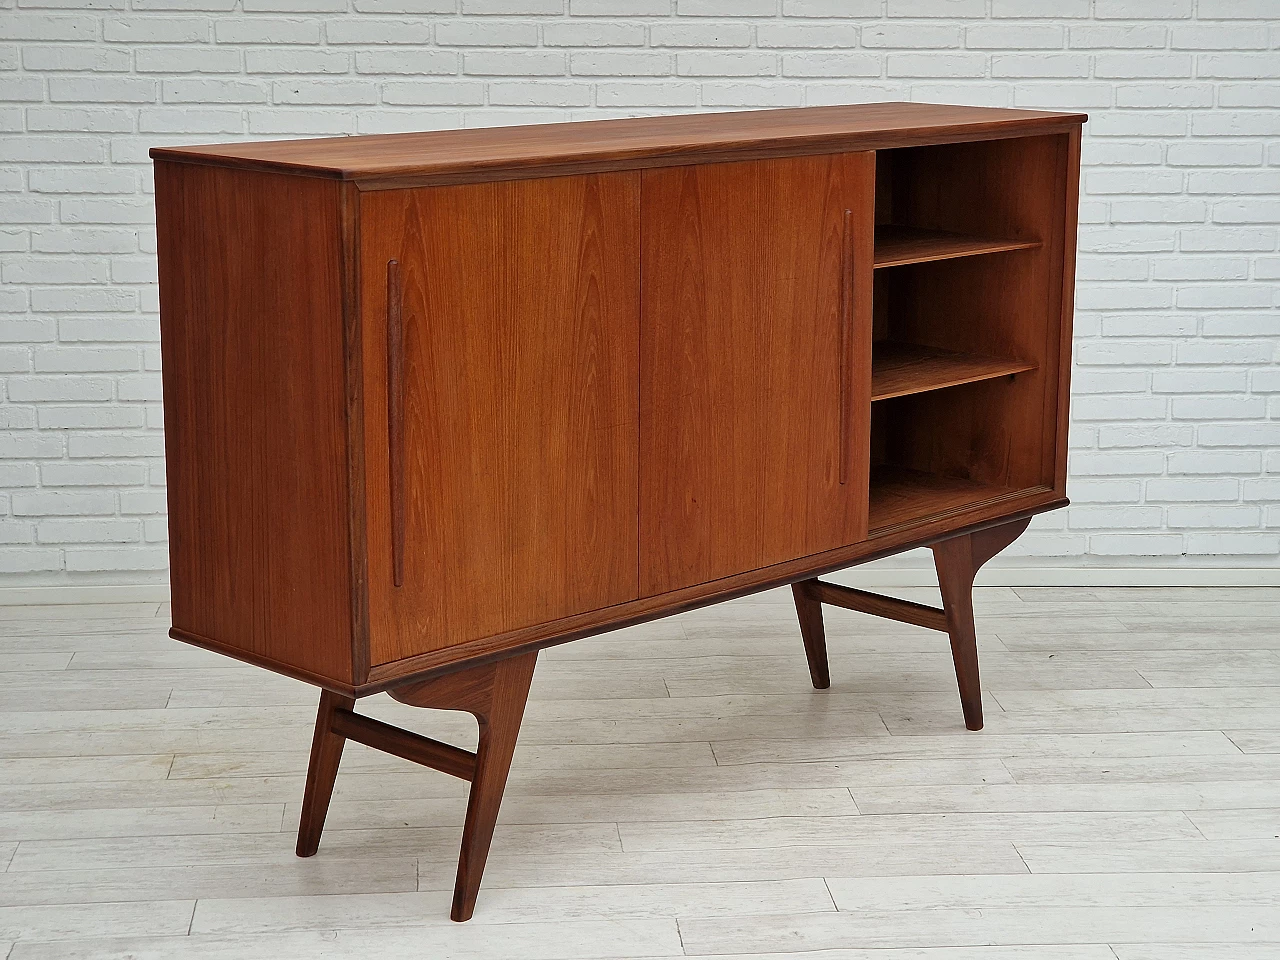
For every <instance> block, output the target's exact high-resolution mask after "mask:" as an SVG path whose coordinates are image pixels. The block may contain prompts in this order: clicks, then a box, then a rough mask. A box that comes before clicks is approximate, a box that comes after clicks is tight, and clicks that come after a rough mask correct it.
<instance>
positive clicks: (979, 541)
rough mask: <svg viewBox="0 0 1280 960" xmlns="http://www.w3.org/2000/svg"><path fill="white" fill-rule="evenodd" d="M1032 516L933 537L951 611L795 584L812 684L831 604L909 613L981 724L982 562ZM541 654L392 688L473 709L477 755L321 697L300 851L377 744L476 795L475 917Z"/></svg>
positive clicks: (469, 883)
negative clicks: (353, 749)
mask: <svg viewBox="0 0 1280 960" xmlns="http://www.w3.org/2000/svg"><path fill="white" fill-rule="evenodd" d="M1028 522H1029V521H1028V520H1018V521H1015V522H1013V523H1007V524H1003V525H1001V526H998V527H990V528H988V529H986V530H981V531H979V532H977V533H971V534H965V535H963V536H959V537H953V538H951V539H949V540H943V541H941V542H940V543H937V544H934V546H933V556H934V562H935V564H936V565H937V568H938V583H939V586H940V587H941V588H942V608H941V609H938V608H936V607H928V606H925V605H924V604H919V603H911V602H909V601H906V600H897V599H894V598H893V597H882V596H880V595H879V594H875V593H867V592H866V591H865V590H854V589H853V588H851V587H842V586H839V585H837V584H834V583H824V582H823V581H821V580H804V581H802V582H800V583H796V584H793V585H792V588H791V589H792V592H793V593H794V596H795V601H796V613H797V614H798V615H799V618H800V633H801V635H802V637H803V639H804V649H805V653H806V654H807V656H808V658H809V675H810V676H811V677H812V679H813V685H814V686H815V687H817V688H818V689H824V688H826V687H828V686H830V685H831V674H830V672H829V670H828V668H827V641H826V635H825V634H824V632H823V628H822V605H823V604H824V603H826V604H830V605H832V606H836V607H845V608H846V609H849V610H859V611H862V612H863V613H871V614H875V615H876V616H879V617H888V618H890V619H892V620H901V621H902V622H904V623H911V624H915V625H916V626H920V627H928V628H929V629H931V630H941V631H943V632H945V633H946V634H948V635H949V636H950V637H951V654H952V657H953V658H954V660H955V665H956V678H957V680H958V681H959V683H960V703H961V706H962V707H963V708H964V722H965V726H967V727H968V728H969V729H970V730H980V729H981V728H982V693H981V689H980V686H979V683H978V649H977V642H976V638H975V636H974V627H973V578H974V576H975V574H977V572H978V570H979V568H980V567H981V566H982V565H983V564H984V563H986V562H987V561H988V560H990V559H991V558H992V557H994V556H995V555H996V554H997V553H999V552H1000V551H1001V550H1003V549H1004V548H1005V547H1007V546H1008V545H1009V544H1010V543H1012V542H1013V541H1014V540H1015V539H1016V538H1017V537H1018V535H1019V534H1021V533H1022V531H1023V530H1025V529H1026V527H1027V523H1028ZM537 657H538V655H537V653H536V652H535V653H526V654H521V655H519V656H514V657H510V658H508V659H506V660H499V661H497V662H496V663H489V664H485V665H483V666H478V667H472V668H470V669H467V670H460V671H458V672H457V673H451V674H448V675H446V676H443V677H440V678H437V679H435V680H425V681H422V682H419V683H410V684H406V685H404V686H401V687H396V688H394V689H392V690H390V691H388V692H389V693H390V694H391V696H393V697H394V698H395V699H397V700H399V701H400V702H401V703H407V704H411V705H412V706H416V707H434V708H436V709H440V710H465V711H467V712H468V713H471V714H474V715H475V717H476V720H477V721H478V722H479V724H480V740H479V746H478V747H477V749H476V752H475V753H471V752H470V751H467V750H461V749H459V748H458V747H454V746H450V745H449V744H447V743H441V742H440V741H438V740H432V739H431V738H429V737H423V736H419V735H418V734H416V733H410V732H409V731H407V730H401V729H400V728H399V727H393V726H391V725H390V724H386V723H383V722H382V721H380V720H374V719H372V718H370V717H363V716H360V715H359V714H357V713H356V712H355V709H354V708H355V701H354V700H352V699H350V698H349V697H343V696H340V695H339V694H336V693H330V692H328V691H325V692H323V693H321V694H320V711H319V715H318V716H317V717H316V732H315V739H314V740H313V741H312V744H311V766H310V767H309V769H308V770H307V789H306V794H305V795H304V797H303V800H302V821H301V824H300V825H299V827H298V856H300V857H309V856H312V855H313V854H314V853H315V852H316V850H317V849H318V848H319V846H320V833H321V831H323V829H324V818H325V813H326V812H327V811H328V809H329V798H330V797H331V796H332V795H333V782H334V779H335V777H337V775H338V763H339V761H340V760H341V759H342V746H343V744H344V743H346V741H348V740H354V741H356V742H357V743H363V744H365V745H366V746H370V747H373V748H374V749H376V750H382V751H385V752H386V753H390V754H394V755H395V756H397V757H403V758H404V759H405V760H412V761H413V762H414V763H420V764H422V765H423V766H427V767H431V768H433V769H435V770H439V771H441V772H443V773H447V774H449V775H450V776H454V777H459V778H461V779H463V780H468V781H470V783H471V796H470V798H469V799H468V801H467V819H466V823H465V825H464V826H463V830H462V851H461V854H460V856H459V858H458V877H457V881H456V883H455V884H454V889H453V910H452V912H451V914H450V916H452V917H453V919H454V920H468V919H470V918H471V914H472V912H473V911H474V910H475V906H476V894H477V893H479V891H480V877H481V875H482V874H483V873H484V864H485V860H486V859H487V858H488V856H489V844H490V842H491V841H492V840H493V828H494V825H495V824H496V823H497V820H498V808H499V806H500V805H501V804H502V793H503V790H504V789H505V788H506V784H507V772H508V771H509V770H510V769H511V757H512V754H513V753H514V752H515V747H516V737H517V735H518V734H519V732H520V721H521V719H522V718H523V717H524V705H525V700H526V699H527V698H528V695H529V683H530V681H531V680H532V679H533V667H534V664H535V663H536V662H537Z"/></svg>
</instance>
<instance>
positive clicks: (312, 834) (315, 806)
mask: <svg viewBox="0 0 1280 960" xmlns="http://www.w3.org/2000/svg"><path fill="white" fill-rule="evenodd" d="M354 706H355V701H354V700H352V699H351V698H350V697H344V696H341V695H340V694H336V693H331V692H330V691H328V690H322V691H320V709H319V712H318V713H317V715H316V732H315V735H314V736H313V737H312V740H311V763H310V765H309V766H308V767H307V786H306V790H305V791H304V792H303V794H302V819H301V822H300V823H299V824H298V846H297V852H298V856H300V857H311V856H314V855H315V852H316V850H317V849H318V848H319V847H320V834H321V832H322V831H323V830H324V818H325V815H326V814H327V813H328V812H329V798H330V797H331V796H333V781H334V779H335V778H336V777H337V776H338V763H339V762H340V761H341V760H342V747H343V744H345V743H346V742H347V738H346V737H345V736H343V735H342V734H340V733H337V732H335V731H334V729H333V720H334V715H335V714H336V712H337V711H339V710H347V711H350V710H351V708H352V707H354Z"/></svg>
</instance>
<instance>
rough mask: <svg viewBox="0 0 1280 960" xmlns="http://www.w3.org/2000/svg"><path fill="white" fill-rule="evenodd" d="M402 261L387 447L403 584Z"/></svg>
mask: <svg viewBox="0 0 1280 960" xmlns="http://www.w3.org/2000/svg"><path fill="white" fill-rule="evenodd" d="M401 302H402V297H401V291H400V261H399V260H389V261H387V446H388V454H389V476H390V480H391V578H392V581H393V582H394V583H395V585H396V586H397V587H399V586H402V585H403V584H404V510H405V506H404V321H403V317H402V315H401Z"/></svg>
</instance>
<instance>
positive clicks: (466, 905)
mask: <svg viewBox="0 0 1280 960" xmlns="http://www.w3.org/2000/svg"><path fill="white" fill-rule="evenodd" d="M537 657H538V655H537V653H536V652H535V653H528V654H523V655H520V656H516V657H510V658H508V659H506V660H500V661H498V662H497V663H493V664H487V665H485V666H482V667H475V668H472V669H470V670H464V671H460V672H458V673H455V674H449V675H447V676H444V677H441V678H440V679H438V680H433V681H426V682H424V683H421V684H412V685H409V686H407V687H399V688H396V689H393V690H391V691H389V692H390V693H391V696H393V697H395V698H396V699H397V700H400V701H401V702H403V703H410V704H413V705H414V706H419V707H435V708H438V709H444V710H466V711H468V712H470V713H473V714H475V717H476V719H477V721H479V724H480V742H479V746H478V747H477V749H476V756H475V772H474V775H473V777H472V780H471V796H470V798H469V799H468V800H467V819H466V823H465V825H464V826H463V830H462V850H461V853H460V855H459V857H458V877H457V881H456V882H455V884H454V888H453V910H452V912H451V913H450V916H451V917H452V918H453V919H454V920H458V921H462V920H469V919H471V914H472V912H473V911H474V910H475V906H476V895H477V894H478V893H479V892H480V878H481V876H482V875H483V874H484V865H485V861H486V860H487V859H488V857H489V845H490V843H491V842H492V840H493V829H494V826H495V825H496V824H497V822H498V809H499V807H500V806H501V805H502V794H503V791H504V790H505V789H506V785H507V773H508V771H509V770H510V769H511V757H512V754H513V753H514V752H515V748H516V737H517V736H518V735H519V733H520V721H521V720H522V719H523V717H524V706H525V701H526V700H527V699H528V696H529V683H530V681H532V680H533V668H534V665H535V664H536V662H537Z"/></svg>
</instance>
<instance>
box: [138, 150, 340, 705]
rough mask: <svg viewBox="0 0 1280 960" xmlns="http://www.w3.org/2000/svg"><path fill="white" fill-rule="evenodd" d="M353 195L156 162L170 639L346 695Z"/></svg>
mask: <svg viewBox="0 0 1280 960" xmlns="http://www.w3.org/2000/svg"><path fill="white" fill-rule="evenodd" d="M339 190H340V187H339V185H338V184H336V183H332V182H324V181H321V180H316V179H309V178H302V177H290V176H281V175H277V174H260V173H251V172H247V171H241V170H230V169H220V168H218V167H210V166H202V165H197V164H186V163H167V162H160V163H157V164H156V211H157V217H156V220H157V223H156V227H157V242H158V246H159V250H160V254H161V255H160V318H161V319H160V343H161V352H162V359H163V364H164V370H165V374H166V376H165V378H164V426H165V430H164V438H165V458H166V465H167V469H168V496H169V564H170V580H171V592H172V597H173V625H174V627H175V629H177V630H180V631H183V632H184V633H186V634H188V638H190V639H196V640H197V641H212V642H213V643H214V644H216V645H220V646H221V647H224V648H227V649H229V650H232V651H239V652H241V653H243V654H245V655H248V656H250V657H253V658H259V659H264V660H267V661H270V662H273V663H277V662H278V663H281V664H286V665H289V666H292V667H294V668H297V669H299V670H303V671H307V672H311V673H315V674H319V675H320V676H324V677H332V678H337V679H341V680H345V681H347V682H350V680H351V675H352V668H351V658H352V618H351V600H350V598H351V586H350V577H349V572H348V571H349V553H348V551H349V544H348V539H347V531H348V526H347V523H348V520H347V518H348V504H347V450H346V426H345V410H344V403H345V399H344V372H343V353H342V350H343V346H342V344H343V317H342V284H341V264H342V257H341V251H340V242H339V237H340V234H339V229H338V224H339ZM264 264H270V265H271V269H270V270H264V269H263V265H264Z"/></svg>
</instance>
